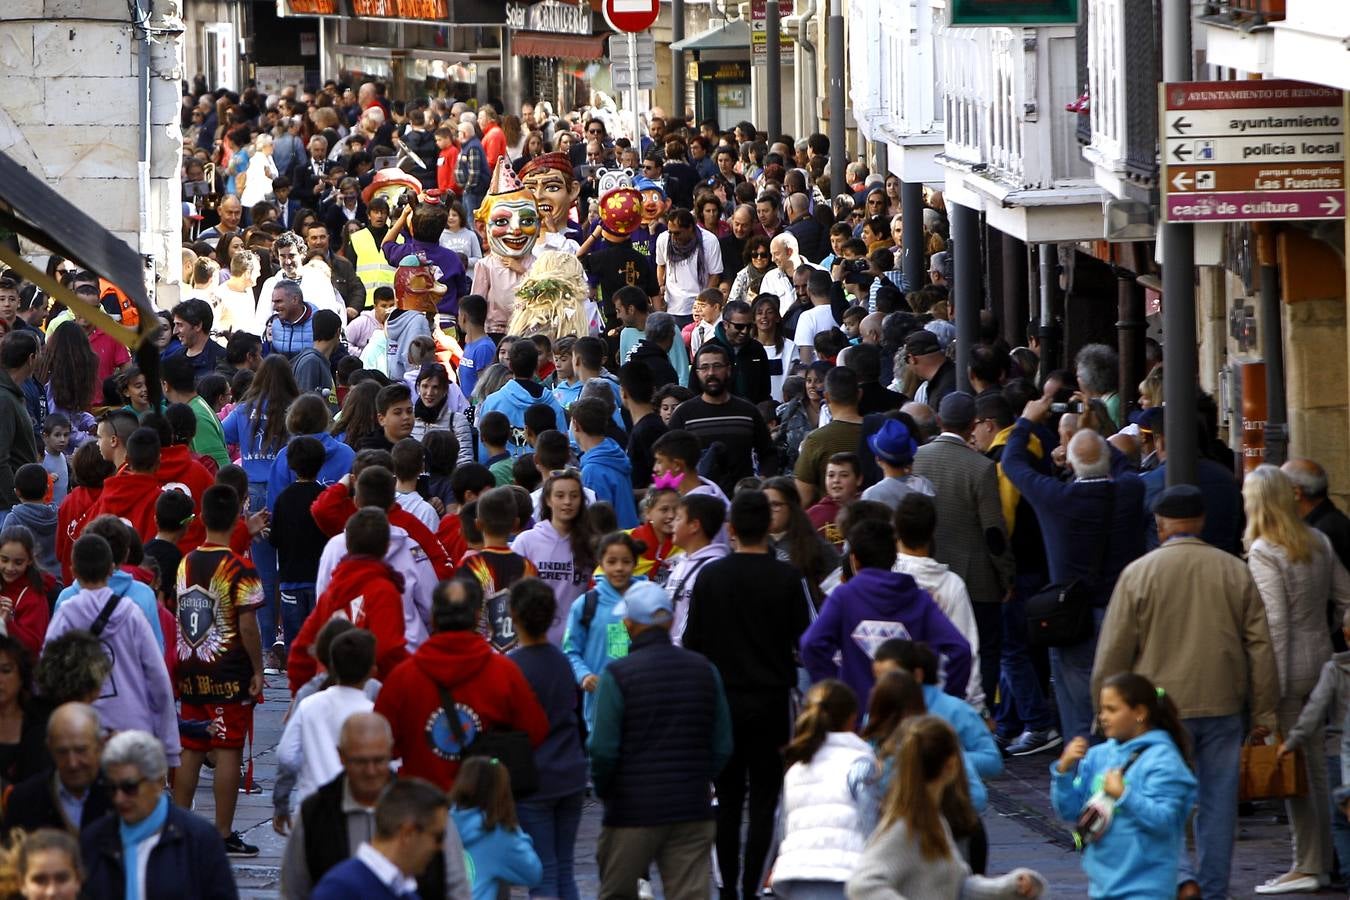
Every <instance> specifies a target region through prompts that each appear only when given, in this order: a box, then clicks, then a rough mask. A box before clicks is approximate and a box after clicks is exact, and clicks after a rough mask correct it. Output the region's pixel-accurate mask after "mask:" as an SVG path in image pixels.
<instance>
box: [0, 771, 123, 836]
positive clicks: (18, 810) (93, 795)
mask: <svg viewBox="0 0 1350 900" xmlns="http://www.w3.org/2000/svg"><path fill="white" fill-rule="evenodd" d="M111 809H112V802H111V801H110V800H109V798H108V785H107V782H105V781H104V780H103V776H102V775H99V776H98V778H96V779H95V780H94V783H93V784H92V785H91V786H90V787H89V796H88V797H87V798H86V799H85V801H84V810H83V812H82V813H81V815H80V821H78V822H76V823H75V827H74V828H73V829H72V828H71V827H70V825H69V824H68V823H67V822H66V816H65V813H64V812H62V810H61V803H60V801H59V800H58V799H57V797H56V772H55V770H48V771H46V772H39V773H38V774H36V775H34V776H32V777H31V778H28V779H25V780H24V781H20V782H19V783H18V784H16V785H14V787H13V788H11V789H10V792H9V796H8V797H6V798H5V821H4V826H3V828H4V833H5V834H9V832H10V831H11V830H12V829H15V828H19V829H22V830H23V831H37V830H38V829H39V828H55V829H56V830H57V831H69V832H70V833H71V834H74V835H78V834H79V833H80V831H82V830H83V829H85V828H87V827H89V825H90V824H92V823H93V822H96V821H98V819H99V818H101V817H102V816H103V814H104V813H106V812H109V811H110V810H111Z"/></svg>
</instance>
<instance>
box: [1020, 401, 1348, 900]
mask: <svg viewBox="0 0 1350 900" xmlns="http://www.w3.org/2000/svg"><path fill="white" fill-rule="evenodd" d="M1033 411H1034V410H1033ZM1083 434H1091V432H1079V433H1078V435H1075V437H1074V439H1075V440H1077V439H1078V437H1079V436H1080V435H1083ZM1098 440H1100V438H1098ZM1009 444H1010V446H1009V451H1011V450H1012V447H1011V441H1010V442H1009ZM1072 453H1073V449H1072V447H1071V448H1070V454H1071V456H1072ZM1007 459H1008V456H1007V454H1006V453H1005V454H1004V465H1005V466H1006V465H1007ZM1034 503H1035V501H1034V500H1033V504H1034ZM1037 512H1039V513H1041V515H1042V519H1041V522H1042V524H1045V525H1049V524H1050V523H1049V522H1048V521H1047V520H1046V519H1045V518H1044V515H1045V514H1044V512H1042V511H1041V510H1040V509H1037ZM1153 516H1154V518H1155V519H1156V521H1157V529H1158V537H1159V539H1160V546H1159V548H1158V549H1157V550H1154V551H1153V552H1151V553H1149V554H1148V555H1146V556H1144V557H1142V558H1140V559H1138V560H1136V561H1134V562H1133V563H1131V564H1130V565H1128V566H1126V567H1125V570H1124V571H1123V572H1121V573H1120V578H1119V580H1117V581H1116V585H1115V589H1114V591H1112V593H1111V602H1110V605H1109V606H1108V607H1107V609H1106V618H1105V621H1104V622H1103V623H1102V629H1101V637H1100V638H1099V640H1098V643H1097V652H1096V658H1095V660H1094V663H1093V669H1092V696H1093V697H1097V696H1099V694H1098V691H1099V690H1100V688H1101V684H1102V682H1103V681H1104V680H1105V679H1106V678H1108V677H1110V676H1111V675H1114V674H1116V673H1117V672H1138V673H1139V674H1140V675H1144V676H1146V677H1148V678H1149V679H1150V680H1151V681H1152V682H1153V683H1154V684H1156V685H1157V686H1158V688H1159V689H1160V690H1166V691H1167V694H1168V696H1169V697H1171V698H1172V702H1173V703H1175V704H1176V706H1177V710H1178V711H1179V712H1180V714H1181V722H1182V724H1183V725H1185V726H1186V730H1187V731H1188V732H1189V733H1190V736H1191V744H1192V751H1193V759H1194V760H1195V775H1196V779H1197V780H1198V781H1199V783H1200V794H1199V802H1198V804H1197V806H1198V815H1197V816H1196V819H1195V847H1196V855H1197V857H1198V859H1197V863H1198V865H1197V870H1196V871H1194V872H1192V871H1191V870H1190V867H1189V865H1188V864H1187V862H1186V861H1185V860H1183V863H1182V872H1181V874H1180V875H1179V876H1178V877H1179V879H1180V880H1181V881H1182V887H1183V888H1184V891H1183V892H1180V893H1178V894H1177V896H1178V897H1183V896H1203V897H1206V898H1211V897H1227V896H1228V878H1229V867H1230V861H1231V859H1232V855H1233V828H1234V824H1235V823H1236V821H1237V797H1238V784H1237V780H1238V770H1239V765H1238V757H1239V751H1240V749H1241V747H1242V741H1243V737H1244V731H1245V728H1244V725H1243V719H1244V710H1245V711H1247V712H1249V713H1250V715H1251V721H1252V724H1253V725H1254V726H1255V727H1254V728H1253V730H1252V737H1254V738H1262V737H1265V735H1266V734H1268V733H1269V731H1270V730H1271V729H1273V728H1274V727H1275V709H1276V705H1277V703H1278V701H1279V678H1278V676H1277V673H1276V669H1275V653H1274V651H1273V649H1272V647H1271V642H1270V631H1269V628H1268V626H1267V624H1266V611H1265V606H1264V604H1263V603H1262V601H1261V594H1260V593H1259V592H1258V590H1257V587H1256V582H1255V581H1254V580H1253V579H1252V575H1251V572H1250V570H1249V569H1248V568H1247V566H1246V565H1245V564H1244V563H1243V562H1242V560H1241V559H1238V558H1237V557H1234V556H1233V555H1231V554H1229V553H1226V552H1224V551H1223V550H1220V549H1219V548H1217V547H1213V546H1211V545H1209V544H1207V543H1205V541H1203V540H1201V539H1200V538H1199V537H1197V535H1199V534H1201V533H1202V532H1203V527H1204V521H1205V497H1204V494H1203V493H1202V492H1201V491H1200V489H1199V488H1196V487H1194V486H1193V485H1177V486H1174V487H1170V488H1168V489H1167V490H1165V491H1163V492H1162V493H1161V494H1159V495H1158V497H1157V499H1156V500H1154V502H1153ZM1047 537H1048V535H1047ZM1047 546H1050V542H1049V541H1047ZM1052 552H1053V551H1052ZM1310 752H1315V753H1316V754H1317V756H1318V757H1320V755H1321V753H1320V746H1319V747H1318V748H1317V749H1316V750H1315V751H1311V748H1310ZM1310 761H1311V757H1310ZM1317 764H1318V765H1320V764H1321V761H1320V759H1319V760H1318V763H1317ZM1323 802H1325V798H1323ZM1186 882H1191V884H1189V885H1188V884H1186ZM1197 887H1198V892H1197Z"/></svg>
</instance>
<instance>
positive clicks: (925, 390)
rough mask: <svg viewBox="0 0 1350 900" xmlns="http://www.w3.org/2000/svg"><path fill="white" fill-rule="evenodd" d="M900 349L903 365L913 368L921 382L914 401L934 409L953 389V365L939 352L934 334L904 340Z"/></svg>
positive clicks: (920, 333)
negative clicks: (902, 355) (903, 358)
mask: <svg viewBox="0 0 1350 900" xmlns="http://www.w3.org/2000/svg"><path fill="white" fill-rule="evenodd" d="M902 349H903V351H904V354H905V365H907V366H908V367H909V368H911V369H913V370H914V374H916V375H918V376H919V379H920V381H921V382H922V383H921V384H920V385H919V387H918V389H917V390H916V391H915V392H914V399H915V400H916V401H918V402H919V403H926V404H928V405H929V406H931V407H933V408H934V409H936V408H937V407H939V406H940V405H941V404H942V400H943V398H944V397H946V396H947V395H948V394H950V393H951V392H952V391H954V390H956V364H955V363H953V362H952V361H951V359H950V358H949V357H948V356H947V354H945V353H943V352H942V344H941V343H939V342H938V339H937V335H935V334H933V332H931V331H927V330H924V329H920V330H918V331H915V332H913V333H911V334H910V336H909V337H907V338H905V345H904V347H903V348H902Z"/></svg>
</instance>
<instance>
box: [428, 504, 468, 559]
mask: <svg viewBox="0 0 1350 900" xmlns="http://www.w3.org/2000/svg"><path fill="white" fill-rule="evenodd" d="M436 537H437V539H438V540H440V542H441V546H442V547H444V548H445V552H446V553H447V554H448V555H449V557H450V562H451V563H452V564H453V565H455V566H458V565H459V561H460V560H461V559H463V558H464V554H465V553H468V552H469V542H468V541H467V540H465V539H464V520H463V519H461V518H460V517H459V513H446V514H445V515H444V516H442V517H441V525H440V527H439V528H437V529H436Z"/></svg>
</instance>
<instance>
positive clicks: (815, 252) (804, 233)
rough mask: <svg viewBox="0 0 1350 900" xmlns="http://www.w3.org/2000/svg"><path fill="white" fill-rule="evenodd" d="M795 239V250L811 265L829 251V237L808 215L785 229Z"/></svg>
mask: <svg viewBox="0 0 1350 900" xmlns="http://www.w3.org/2000/svg"><path fill="white" fill-rule="evenodd" d="M787 230H788V233H789V234H791V235H792V236H793V237H795V238H796V239H797V250H798V252H800V253H801V255H802V256H803V257H805V258H806V259H808V260H810V261H811V262H813V263H819V262H820V261H821V260H822V259H824V258H825V254H826V253H828V252H829V249H830V236H829V234H827V233H826V231H825V229H824V228H821V227H820V223H819V222H817V221H816V220H815V219H814V218H812V217H811V215H810V214H809V213H808V214H807V215H805V216H802V217H801V218H800V219H798V220H797V221H795V222H793V223H792V224H791V225H789V226H788V227H787Z"/></svg>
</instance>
